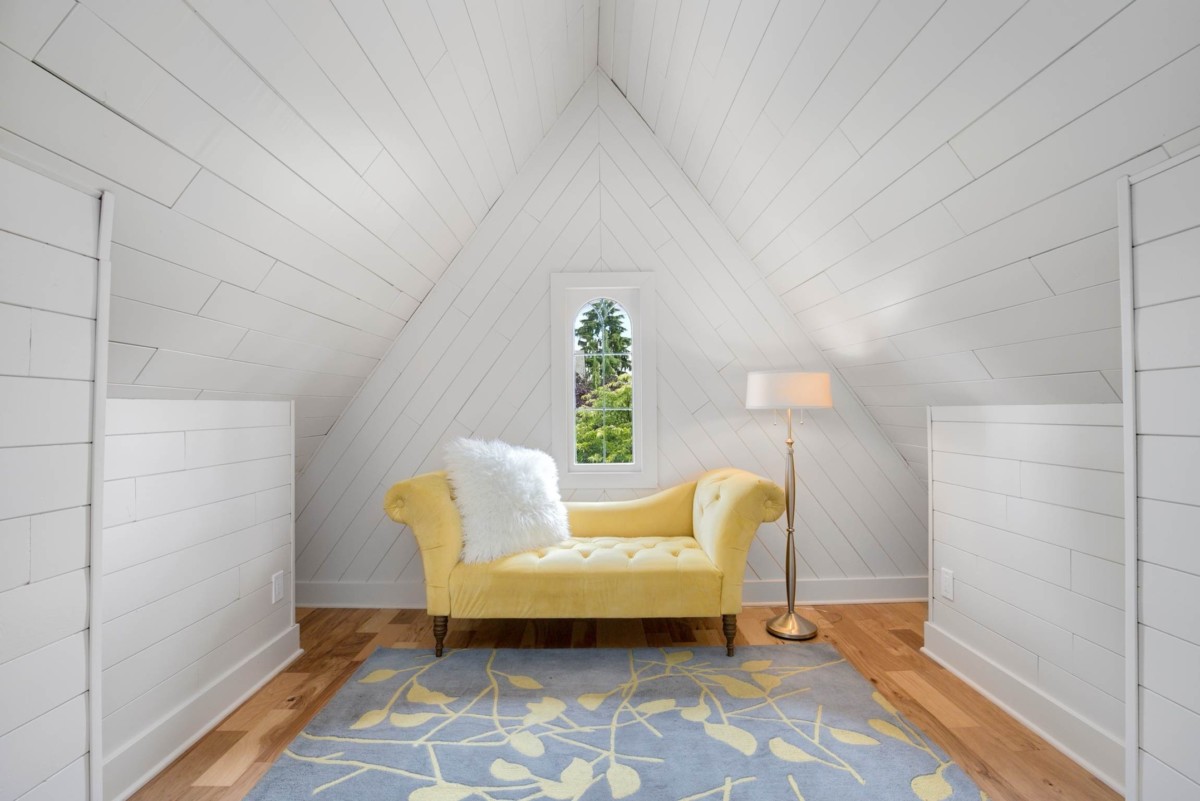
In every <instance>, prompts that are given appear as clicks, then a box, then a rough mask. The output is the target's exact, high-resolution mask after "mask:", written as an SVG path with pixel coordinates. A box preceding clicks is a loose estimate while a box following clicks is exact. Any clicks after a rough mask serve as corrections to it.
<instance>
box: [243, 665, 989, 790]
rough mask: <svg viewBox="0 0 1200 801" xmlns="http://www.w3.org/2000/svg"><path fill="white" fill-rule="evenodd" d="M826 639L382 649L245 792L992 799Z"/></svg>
mask: <svg viewBox="0 0 1200 801" xmlns="http://www.w3.org/2000/svg"><path fill="white" fill-rule="evenodd" d="M872 690H873V688H872V687H871V685H870V684H869V683H868V682H867V681H866V680H865V679H863V677H862V676H860V675H859V674H858V673H857V672H856V671H855V670H854V668H853V667H851V666H850V665H849V664H848V663H847V662H846V661H845V659H843V658H842V656H841V655H840V654H839V653H838V652H837V650H836V649H834V648H833V647H832V646H830V645H825V644H807V645H791V646H786V647H771V646H766V647H744V646H742V647H739V648H738V653H737V656H736V657H733V658H727V657H726V656H725V651H724V649H723V648H694V649H690V650H685V649H676V648H665V649H659V648H638V649H633V650H619V649H587V650H584V649H578V650H494V651H489V650H470V649H468V650H461V651H451V652H449V653H447V654H446V656H445V657H443V658H441V659H435V658H434V657H433V655H432V654H431V653H430V652H429V651H417V650H391V649H380V650H378V651H376V652H375V653H374V654H373V655H372V656H371V657H370V658H369V659H368V660H367V661H366V663H365V664H364V665H363V666H362V668H361V669H360V670H359V671H358V672H357V673H356V674H355V676H354V677H353V678H352V679H351V680H350V681H349V682H348V683H347V685H346V686H345V687H344V688H342V689H341V690H340V691H339V692H338V693H337V695H336V696H335V697H334V698H333V699H332V700H331V701H330V702H329V704H328V705H327V706H326V707H325V708H324V709H323V710H322V711H321V713H320V714H319V715H317V717H316V718H315V719H314V720H313V722H312V723H311V724H310V725H309V726H308V728H307V729H305V731H304V732H303V733H302V734H301V735H300V736H299V737H298V738H296V740H295V741H294V742H293V743H292V744H291V745H290V746H289V747H288V749H287V751H285V752H284V754H283V755H282V756H281V757H280V758H279V760H278V761H277V762H276V763H275V764H274V765H273V766H272V767H271V770H270V771H269V772H268V773H267V775H266V776H264V777H263V779H262V781H260V782H259V783H258V785H257V786H256V787H255V788H254V789H253V790H252V791H251V792H250V795H249V796H247V798H248V799H249V801H293V799H301V798H304V799H309V798H316V799H325V800H326V801H343V800H347V801H348V800H349V799H354V801H384V799H387V801H402V800H403V799H409V801H517V799H564V800H565V799H570V800H572V801H602V800H607V799H621V798H628V799H646V800H647V801H700V799H713V801H735V800H736V801H742V800H745V801H785V799H786V800H789V801H796V800H797V799H799V800H800V801H853V800H855V799H862V800H863V801H868V800H869V801H945V799H955V801H981V799H982V800H983V801H986V799H987V796H986V795H985V794H984V793H982V792H981V791H980V790H979V789H978V788H977V787H976V786H975V785H974V784H973V783H972V782H971V780H970V779H968V778H967V777H966V776H965V775H964V774H963V772H962V771H961V770H960V769H959V768H958V766H957V765H955V764H954V763H953V762H951V761H950V759H949V758H948V757H947V756H946V755H945V753H944V752H942V751H941V749H939V748H938V747H937V746H936V745H934V744H933V743H932V742H930V741H929V739H928V738H927V737H925V736H924V735H923V734H922V733H921V732H920V731H919V730H918V729H917V728H916V727H914V726H913V725H912V724H910V723H909V722H908V721H906V720H905V719H904V718H903V717H901V716H900V715H899V714H898V713H897V712H896V710H895V709H894V708H893V707H892V705H891V704H890V703H888V701H887V700H886V699H885V698H883V696H881V695H880V694H879V693H877V692H873V691H872Z"/></svg>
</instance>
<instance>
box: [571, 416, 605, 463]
mask: <svg viewBox="0 0 1200 801" xmlns="http://www.w3.org/2000/svg"><path fill="white" fill-rule="evenodd" d="M603 461H604V412H596V411H591V410H586V409H580V410H579V411H577V412H576V413H575V463H576V464H599V463H602V462H603Z"/></svg>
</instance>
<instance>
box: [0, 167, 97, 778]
mask: <svg viewBox="0 0 1200 801" xmlns="http://www.w3.org/2000/svg"><path fill="white" fill-rule="evenodd" d="M0 187H3V190H2V191H0V801H14V799H21V801H84V800H85V799H87V798H89V797H90V796H89V774H88V751H89V740H90V737H89V725H88V720H89V701H90V699H89V694H88V689H89V685H90V682H89V673H90V667H89V661H88V634H89V631H88V628H89V614H88V611H89V592H90V586H89V581H88V565H89V564H90V550H91V541H90V538H89V536H88V531H89V523H90V520H89V518H90V515H91V513H92V509H91V497H92V494H91V481H92V475H93V469H92V468H93V464H92V447H91V446H92V442H93V441H94V437H95V436H96V431H95V428H94V420H93V398H94V397H95V393H100V396H101V397H103V393H104V377H103V375H101V376H99V380H96V376H95V357H96V349H95V335H96V325H97V316H98V314H99V315H100V316H101V318H103V316H104V313H105V312H104V311H103V308H102V307H103V306H105V305H106V301H107V299H106V298H105V297H104V296H103V295H102V294H101V293H100V292H98V290H97V285H98V280H99V275H100V265H99V260H98V258H97V256H98V250H97V248H98V243H99V229H100V201H99V199H98V198H96V197H92V196H90V195H87V194H84V193H83V192H80V191H78V190H75V189H71V188H68V187H66V186H64V185H62V184H59V183H57V182H55V181H53V180H51V179H49V178H46V177H44V176H42V175H39V174H37V173H34V172H31V171H30V170H28V169H26V168H24V167H21V166H18V165H16V164H14V163H13V162H11V161H6V160H5V159H4V158H2V157H0ZM98 305H99V306H100V307H101V308H98ZM101 324H103V320H102V321H101ZM102 336H103V335H102Z"/></svg>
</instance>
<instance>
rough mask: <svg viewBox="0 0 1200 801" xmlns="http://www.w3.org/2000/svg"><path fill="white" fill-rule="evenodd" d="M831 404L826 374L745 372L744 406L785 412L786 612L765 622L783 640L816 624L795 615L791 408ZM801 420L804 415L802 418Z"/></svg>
mask: <svg viewBox="0 0 1200 801" xmlns="http://www.w3.org/2000/svg"><path fill="white" fill-rule="evenodd" d="M832 405H833V398H832V394H831V392H830V385H829V373H802V372H751V373H748V374H747V375H746V408H747V409H784V410H786V413H787V440H785V442H786V443H787V474H786V475H785V476H784V489H785V490H786V493H787V556H786V566H785V573H786V581H787V602H788V608H787V611H786V612H784V613H783V614H782V615H779V616H778V617H776V618H773V619H772V620H769V621H767V632H768V633H770V634H773V635H774V636H776V637H780V638H782V639H785V640H808V639H812V638H813V637H815V636H817V627H816V625H815V624H814V623H813V622H812V621H810V620H807V619H805V618H804V617H801V616H800V615H798V614H796V448H795V445H796V441H795V439H793V437H792V410H793V409H804V408H829V407H830V406H832ZM801 423H803V418H801Z"/></svg>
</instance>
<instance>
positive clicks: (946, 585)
mask: <svg viewBox="0 0 1200 801" xmlns="http://www.w3.org/2000/svg"><path fill="white" fill-rule="evenodd" d="M940 589H941V592H940V593H939V594H940V595H941V596H942V597H943V598H944V599H946V600H947V601H953V600H954V571H953V570H951V569H950V568H948V567H943V568H942V586H941V588H940Z"/></svg>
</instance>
